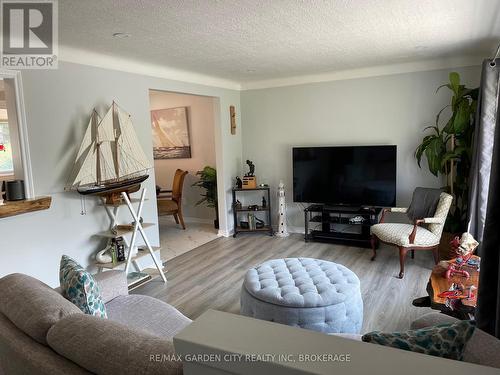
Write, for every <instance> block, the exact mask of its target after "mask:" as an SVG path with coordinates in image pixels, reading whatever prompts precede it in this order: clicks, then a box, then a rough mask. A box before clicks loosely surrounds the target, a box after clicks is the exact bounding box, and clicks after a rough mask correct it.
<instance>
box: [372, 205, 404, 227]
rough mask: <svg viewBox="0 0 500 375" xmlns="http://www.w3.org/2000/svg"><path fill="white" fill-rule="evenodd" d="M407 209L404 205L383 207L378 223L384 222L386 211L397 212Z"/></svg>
mask: <svg viewBox="0 0 500 375" xmlns="http://www.w3.org/2000/svg"><path fill="white" fill-rule="evenodd" d="M407 210H408V208H406V207H389V208H384V209H383V210H382V216H381V217H380V221H379V223H380V224H382V223H384V220H385V215H386V214H387V212H398V213H405V212H406V211H407Z"/></svg>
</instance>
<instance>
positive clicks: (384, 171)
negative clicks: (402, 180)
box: [293, 146, 396, 207]
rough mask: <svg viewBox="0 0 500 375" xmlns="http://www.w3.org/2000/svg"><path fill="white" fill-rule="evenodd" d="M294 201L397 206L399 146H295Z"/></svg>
mask: <svg viewBox="0 0 500 375" xmlns="http://www.w3.org/2000/svg"><path fill="white" fill-rule="evenodd" d="M293 200H294V201H295V202H304V203H323V204H327V205H350V206H381V207H388V206H394V205H395V204H396V146H343V147H294V148H293Z"/></svg>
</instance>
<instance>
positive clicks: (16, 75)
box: [0, 69, 35, 198]
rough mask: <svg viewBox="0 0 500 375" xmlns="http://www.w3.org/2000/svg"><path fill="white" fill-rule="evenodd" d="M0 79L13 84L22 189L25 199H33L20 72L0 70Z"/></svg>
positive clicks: (33, 191) (33, 190)
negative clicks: (22, 180) (21, 170)
mask: <svg viewBox="0 0 500 375" xmlns="http://www.w3.org/2000/svg"><path fill="white" fill-rule="evenodd" d="M0 78H1V79H12V80H13V82H14V90H15V101H16V103H15V104H16V112H17V113H16V117H17V128H18V131H19V146H20V154H21V163H22V169H23V179H24V188H25V192H26V197H27V198H33V197H35V187H34V183H33V172H32V168H31V156H30V147H29V137H28V126H27V121H26V111H25V108H24V94H23V82H22V76H21V72H20V71H16V70H6V69H1V70H0ZM9 117H10V116H9Z"/></svg>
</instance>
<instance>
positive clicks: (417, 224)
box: [408, 219, 424, 245]
mask: <svg viewBox="0 0 500 375" xmlns="http://www.w3.org/2000/svg"><path fill="white" fill-rule="evenodd" d="M423 223H424V219H417V220H415V223H414V224H413V230H412V231H411V233H410V235H409V237H408V240H409V241H410V245H411V244H412V243H414V242H415V236H416V235H417V228H418V226H419V225H421V224H423Z"/></svg>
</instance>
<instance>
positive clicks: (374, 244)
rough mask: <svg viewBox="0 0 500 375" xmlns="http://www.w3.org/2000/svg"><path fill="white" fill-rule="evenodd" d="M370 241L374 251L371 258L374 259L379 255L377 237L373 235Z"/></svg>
mask: <svg viewBox="0 0 500 375" xmlns="http://www.w3.org/2000/svg"><path fill="white" fill-rule="evenodd" d="M370 243H371V245H372V252H373V255H372V259H371V260H372V261H374V260H375V258H376V257H377V237H375V236H374V235H372V238H371V239H370Z"/></svg>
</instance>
